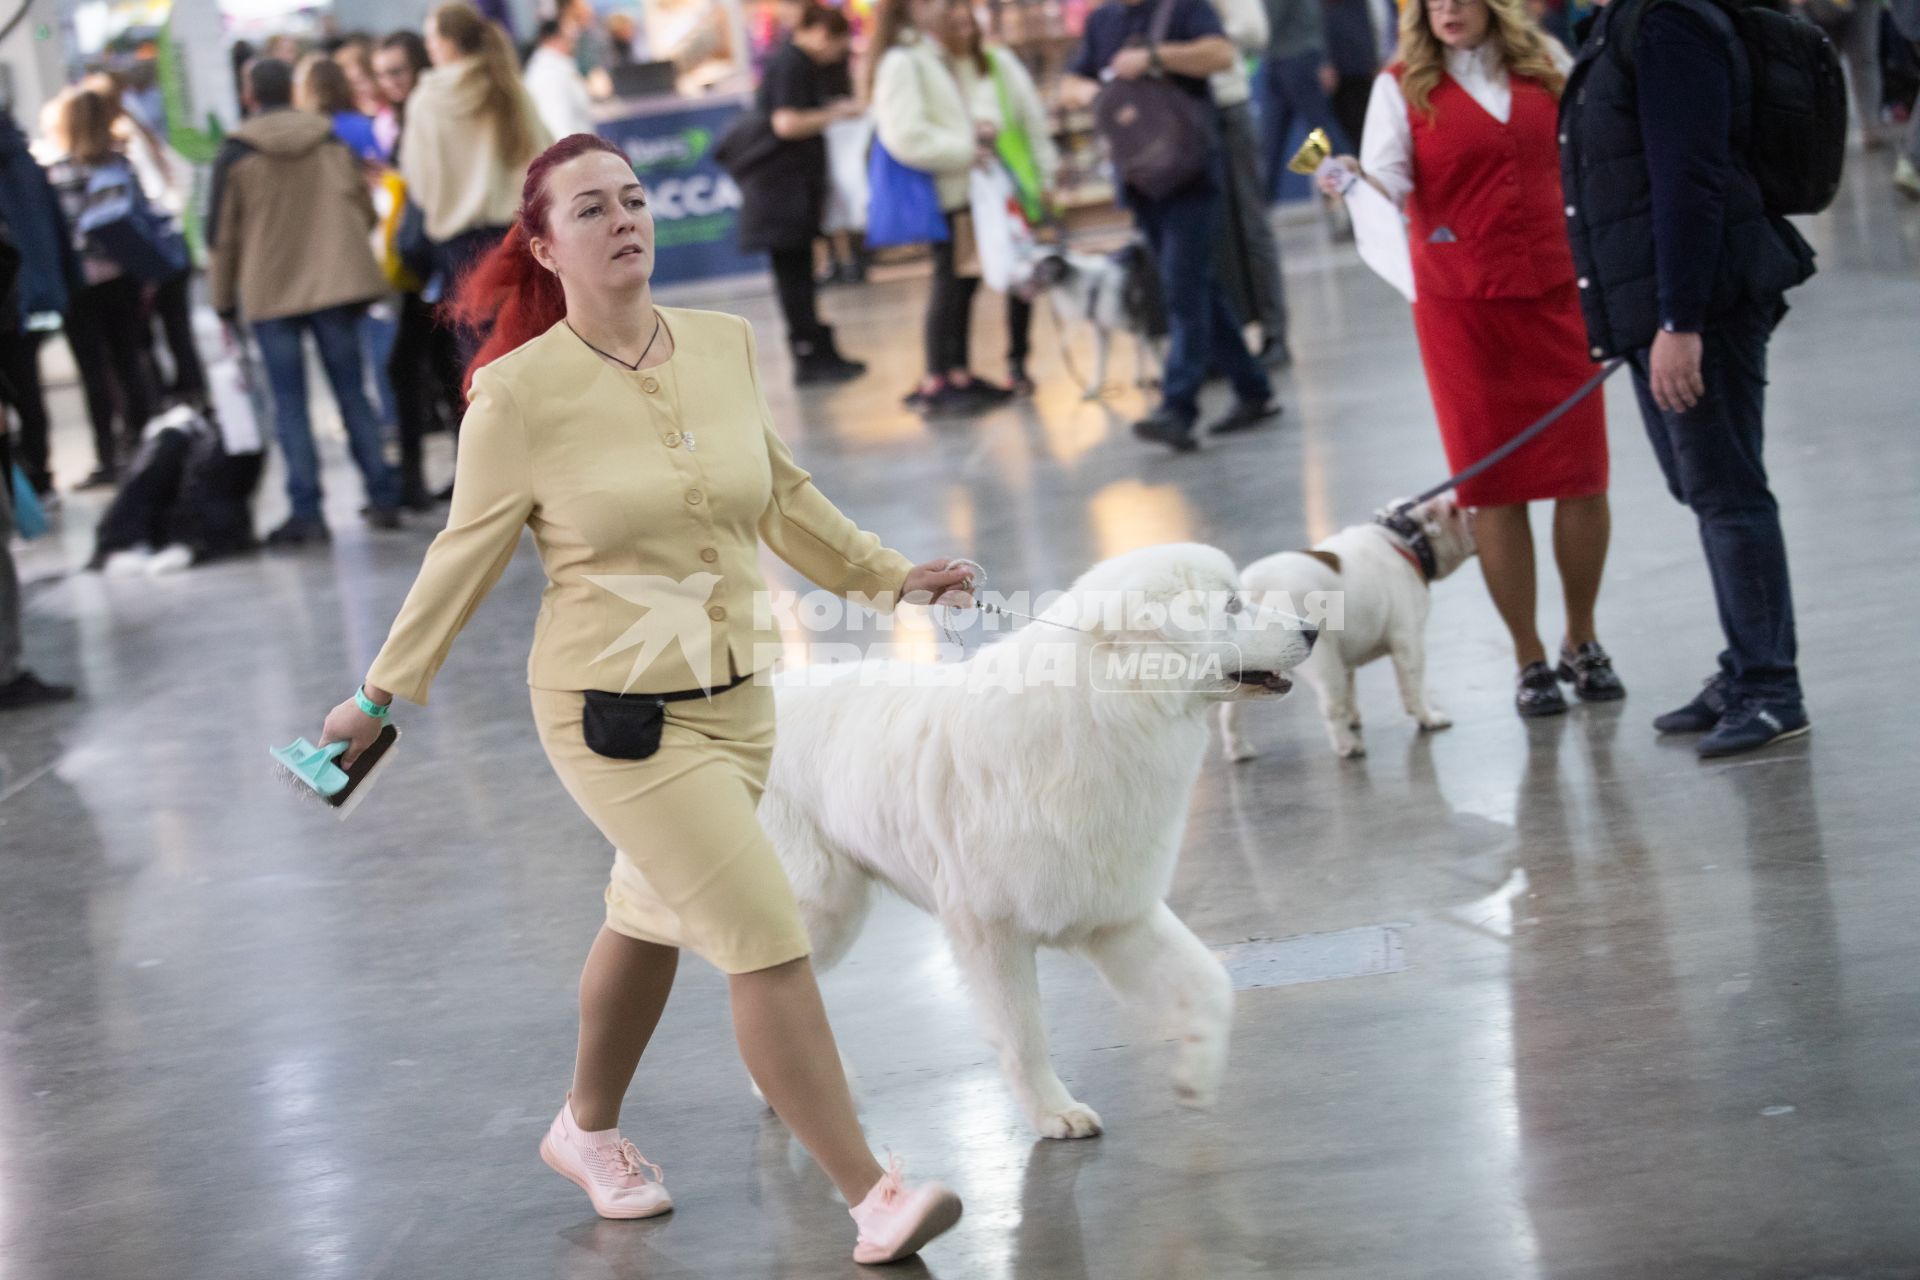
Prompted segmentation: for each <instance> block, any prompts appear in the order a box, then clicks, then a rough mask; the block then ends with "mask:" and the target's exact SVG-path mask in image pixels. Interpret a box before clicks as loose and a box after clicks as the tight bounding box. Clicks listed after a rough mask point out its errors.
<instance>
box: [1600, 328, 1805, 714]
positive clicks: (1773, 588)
mask: <svg viewBox="0 0 1920 1280" xmlns="http://www.w3.org/2000/svg"><path fill="white" fill-rule="evenodd" d="M1775 323H1776V321H1775V319H1774V318H1773V317H1771V316H1756V317H1753V318H1749V319H1740V320H1729V321H1727V322H1725V323H1719V324H1715V325H1714V326H1712V327H1711V328H1709V329H1708V330H1707V331H1706V333H1705V335H1704V352H1703V354H1702V356H1701V376H1702V378H1703V380H1704V381H1705V382H1706V395H1704V396H1703V397H1701V400H1700V403H1699V404H1697V405H1695V406H1694V407H1693V408H1692V409H1690V410H1688V411H1687V412H1686V413H1677V414H1673V413H1663V412H1662V411H1661V409H1660V407H1659V406H1658V405H1656V404H1655V403H1654V402H1653V391H1652V388H1651V387H1650V386H1649V385H1648V382H1647V360H1648V353H1647V352H1646V351H1644V350H1643V351H1641V352H1639V353H1637V354H1636V355H1635V356H1634V358H1633V387H1634V391H1635V392H1636V393H1638V395H1639V397H1640V415H1641V417H1642V418H1643V419H1645V421H1646V426H1647V438H1648V439H1650V440H1651V441H1652V442H1653V452H1654V456H1655V457H1657V458H1658V459H1659V460H1660V469H1661V470H1662V471H1663V472H1665V473H1666V477H1667V487H1668V488H1669V489H1671V490H1672V491H1673V496H1674V497H1675V498H1678V499H1679V500H1680V501H1681V502H1684V503H1685V504H1686V505H1687V506H1689V507H1691V508H1692V509H1693V514H1694V516H1695V517H1696V518H1697V519H1698V520H1699V522H1700V542H1701V544H1702V545H1703V546H1704V547H1705V548H1706V553H1707V572H1708V573H1709V575H1710V576H1711V577H1712V579H1713V597H1714V603H1715V604H1716V605H1717V606H1718V608H1719V612H1720V629H1721V631H1723V632H1724V633H1725V634H1726V639H1727V647H1726V650H1725V651H1724V652H1723V653H1721V655H1720V670H1721V672H1722V674H1724V675H1726V676H1727V677H1728V678H1729V679H1730V680H1731V681H1732V682H1733V687H1734V690H1735V692H1736V693H1738V694H1741V695H1744V696H1747V697H1751V698H1756V699H1759V700H1760V701H1763V702H1766V703H1768V704H1771V705H1781V704H1788V705H1794V706H1797V705H1798V704H1799V702H1800V674H1799V672H1798V671H1797V670H1796V669H1795V666H1794V660H1795V657H1796V643H1795V640H1794V633H1793V592H1792V589H1791V587H1790V586H1789V584H1788V581H1787V544H1786V539H1785V538H1784V537H1782V535H1781V533H1780V512H1779V508H1778V506H1777V505H1776V504H1775V502H1774V499H1773V492H1772V490H1770V489H1769V488H1768V487H1767V469H1766V464H1765V463H1764V462H1763V461H1762V459H1761V456H1760V455H1761V446H1762V443H1763V440H1764V431H1763V428H1762V411H1763V409H1764V407H1765V403H1766V387H1767V339H1768V337H1769V336H1770V335H1771V334H1772V332H1773V327H1774V324H1775Z"/></svg>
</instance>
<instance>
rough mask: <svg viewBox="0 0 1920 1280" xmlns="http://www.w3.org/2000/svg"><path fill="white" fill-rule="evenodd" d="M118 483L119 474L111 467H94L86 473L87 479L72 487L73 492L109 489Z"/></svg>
mask: <svg viewBox="0 0 1920 1280" xmlns="http://www.w3.org/2000/svg"><path fill="white" fill-rule="evenodd" d="M119 483H120V473H119V472H118V471H116V470H114V469H113V468H112V467H95V468H94V469H93V470H92V471H89V472H88V473H87V478H86V479H84V480H82V481H81V482H80V483H79V484H77V485H75V486H73V487H74V491H75V492H79V491H80V490H82V489H111V488H113V486H115V485H117V484H119Z"/></svg>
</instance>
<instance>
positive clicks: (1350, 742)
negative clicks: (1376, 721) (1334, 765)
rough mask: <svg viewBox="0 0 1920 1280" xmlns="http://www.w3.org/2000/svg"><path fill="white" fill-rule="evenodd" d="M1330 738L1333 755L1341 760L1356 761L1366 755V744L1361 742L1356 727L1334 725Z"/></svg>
mask: <svg viewBox="0 0 1920 1280" xmlns="http://www.w3.org/2000/svg"><path fill="white" fill-rule="evenodd" d="M1331 736H1332V738H1333V750H1334V754H1335V755H1337V756H1339V757H1340V758H1341V759H1342V760H1358V759H1359V758H1360V757H1361V756H1364V755H1365V754H1367V744H1366V743H1365V742H1363V741H1361V739H1360V732H1359V727H1358V726H1348V725H1343V724H1337V725H1334V726H1333V732H1332V734H1331Z"/></svg>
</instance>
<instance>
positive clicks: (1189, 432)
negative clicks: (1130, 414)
mask: <svg viewBox="0 0 1920 1280" xmlns="http://www.w3.org/2000/svg"><path fill="white" fill-rule="evenodd" d="M1133 434H1135V435H1136V436H1139V437H1140V438H1141V439H1142V440H1151V441H1153V442H1154V443H1155V444H1163V445H1165V446H1167V448H1169V449H1171V450H1173V451H1174V452H1175V453H1192V452H1193V451H1194V450H1195V449H1198V448H1199V447H1200V442H1199V441H1198V440H1196V439H1194V438H1193V424H1192V423H1191V422H1188V421H1187V420H1186V419H1185V418H1182V417H1179V416H1178V415H1176V414H1174V413H1173V412H1172V411H1171V410H1169V409H1168V408H1167V407H1166V406H1165V405H1161V406H1160V407H1159V408H1158V409H1155V410H1154V411H1153V412H1152V413H1150V414H1148V415H1147V416H1146V417H1144V418H1142V419H1140V421H1138V422H1136V423H1134V424H1133Z"/></svg>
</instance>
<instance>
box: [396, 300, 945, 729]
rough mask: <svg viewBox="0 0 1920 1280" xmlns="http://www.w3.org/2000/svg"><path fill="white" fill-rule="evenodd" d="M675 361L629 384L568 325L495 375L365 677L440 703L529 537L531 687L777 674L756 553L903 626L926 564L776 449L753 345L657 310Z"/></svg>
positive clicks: (701, 318) (713, 322)
mask: <svg viewBox="0 0 1920 1280" xmlns="http://www.w3.org/2000/svg"><path fill="white" fill-rule="evenodd" d="M661 315H662V316H663V317H664V320H665V323H666V325H667V331H668V333H669V334H670V335H671V336H672V339H673V343H674V354H673V358H672V359H671V360H669V361H668V362H667V363H665V364H663V365H660V366H659V367H657V368H652V369H644V370H641V371H639V372H629V371H627V370H625V369H620V368H617V367H615V366H613V365H610V364H608V363H607V362H606V361H604V360H602V359H601V358H600V357H599V356H597V355H595V354H594V353H593V351H592V350H590V349H589V348H588V347H587V345H586V344H585V343H584V342H582V341H581V340H580V339H579V337H577V336H576V335H575V334H574V332H573V331H572V330H571V329H569V328H568V327H567V326H566V324H565V323H564V322H562V323H561V324H557V325H555V326H554V327H553V328H552V329H549V330H548V331H547V332H546V333H544V334H542V335H541V336H539V337H538V338H535V339H533V340H532V341H531V342H528V343H526V344H525V345H524V346H521V347H518V348H516V349H515V350H513V351H511V352H509V353H508V354H506V355H504V356H501V357H500V358H499V359H497V360H495V361H493V362H492V363H491V364H488V365H487V366H485V367H484V368H482V369H481V370H479V372H478V373H476V374H475V375H474V379H473V395H472V401H471V403H470V404H469V406H468V409H467V414H466V417H465V418H464V419H462V421H461V427H460V449H459V458H458V462H457V464H456V469H455V477H454V488H453V506H452V509H451V510H450V511H449V512H448V515H447V527H446V528H445V529H444V530H443V531H442V532H441V533H440V535H439V536H438V537H437V538H435V539H434V540H433V545H432V546H431V547H429V548H428V549H427V556H426V561H425V563H424V564H422V565H421V568H420V575H419V577H418V578H417V579H416V580H415V582H414V584H413V589H412V590H411V591H410V592H408V593H407V600H406V603H405V604H404V605H403V606H402V607H401V609H400V616H399V617H398V618H396V619H395V620H394V624H393V630H392V632H391V633H390V634H389V635H388V636H387V642H386V644H385V646H384V647H382V648H381V650H380V655H379V657H377V658H376V659H375V660H374V663H373V667H372V669H371V670H370V671H369V672H368V676H367V678H368V681H369V682H370V683H372V684H374V685H376V686H378V687H380V688H384V689H387V690H389V691H391V692H392V693H393V694H394V695H395V696H397V697H401V698H405V699H407V700H408V701H411V702H419V703H424V702H425V701H426V700H427V686H428V685H429V684H431V683H432V681H433V677H434V674H435V673H436V672H438V671H439V669H440V664H441V663H442V662H444V661H446V657H447V650H448V649H449V648H450V647H451V646H452V644H453V639H454V636H456V635H457V634H458V633H459V631H460V628H461V627H462V626H463V625H465V623H466V621H467V619H468V618H469V617H471V616H472V615H473V611H474V609H475V608H476V607H478V605H479V604H480V601H481V600H482V599H484V598H485V597H486V594H487V592H488V591H489V590H491V589H492V587H493V584H494V583H495V582H497V581H498V580H499V578H500V575H501V573H502V572H503V571H505V569H506V567H507V563H508V561H510V560H511V559H512V558H513V552H514V548H515V547H516V546H518V545H519V540H520V530H521V528H522V527H523V526H529V525H530V526H531V527H532V529H533V537H534V544H535V546H536V547H537V548H538V550H539V553H540V562H541V564H542V566H543V567H544V568H545V569H546V573H547V587H546V591H545V593H544V594H543V595H542V597H541V602H540V616H539V620H538V621H537V622H536V624H535V627H534V640H533V653H532V655H531V656H530V657H529V659H528V661H527V683H528V684H530V685H532V686H534V687H535V688H539V689H561V690H573V689H608V690H614V691H632V692H642V693H669V692H674V691H677V690H682V689H696V688H711V687H713V686H715V685H720V684H725V683H727V682H728V681H729V680H731V679H733V678H734V677H736V676H743V675H748V674H751V673H752V672H754V671H756V670H759V669H761V668H763V667H765V666H767V665H768V662H769V658H768V655H769V654H777V653H778V651H779V646H780V643H781V636H780V634H779V632H778V631H777V630H775V629H774V628H773V626H772V624H771V619H770V618H769V617H768V616H766V611H765V610H764V609H763V610H761V611H759V615H758V616H756V610H755V607H754V606H755V596H756V594H757V593H760V592H762V591H764V590H765V583H764V581H763V580H762V578H761V575H760V567H759V549H760V548H759V544H760V542H761V541H762V540H764V541H765V542H766V544H767V546H768V547H770V548H772V550H773V552H774V554H776V555H778V556H779V557H780V558H781V559H782V560H784V561H786V562H787V563H788V564H790V565H792V566H793V567H794V568H795V569H796V570H798V571H799V572H800V573H802V574H804V575H805V576H806V577H808V578H809V579H811V580H812V581H814V582H815V583H818V584H819V585H820V586H822V587H825V588H827V589H828V590H830V591H834V592H837V593H839V594H841V595H860V596H866V597H870V598H872V599H873V600H874V601H875V602H876V603H877V605H878V606H879V607H881V608H891V607H892V604H893V594H894V593H895V592H896V591H897V590H898V589H899V587H900V584H901V582H902V581H903V580H904V579H905V578H906V575H907V571H908V570H909V569H910V568H912V563H911V562H910V561H909V560H908V559H907V558H906V557H905V556H903V555H901V554H900V553H899V552H897V551H892V550H889V549H888V548H886V547H885V546H883V545H881V542H880V540H879V539H878V538H877V537H875V536H874V535H873V534H871V533H865V532H862V531H861V529H860V528H859V527H858V526H856V525H855V524H854V523H853V522H852V521H851V520H849V519H848V518H847V517H846V516H844V515H842V514H841V513H840V511H839V510H838V509H836V508H835V507H834V505H833V504H832V503H831V502H828V501H827V499H826V498H825V496H823V495H822V494H821V492H820V491H819V490H818V489H816V488H814V486H813V481H812V480H811V479H810V478H809V477H808V475H807V473H806V472H805V471H803V470H801V469H800V467H799V465H798V464H796V463H795V462H794V460H793V455H792V454H791V453H790V452H788V450H787V446H786V445H785V443H783V442H782V441H781V439H780V437H779V436H777V435H775V434H774V430H773V419H772V415H771V414H770V413H769V412H768V410H767V402H766V397H765V396H764V394H762V392H761V390H760V373H759V364H758V360H757V353H756V351H755V347H754V341H753V329H752V327H751V326H750V325H748V324H747V322H746V321H744V320H742V319H740V318H739V317H738V316H730V315H723V314H720V313H717V312H708V311H683V310H679V309H675V308H665V307H663V308H661Z"/></svg>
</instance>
